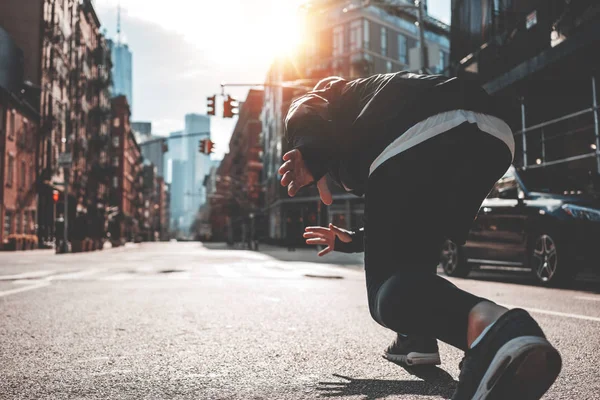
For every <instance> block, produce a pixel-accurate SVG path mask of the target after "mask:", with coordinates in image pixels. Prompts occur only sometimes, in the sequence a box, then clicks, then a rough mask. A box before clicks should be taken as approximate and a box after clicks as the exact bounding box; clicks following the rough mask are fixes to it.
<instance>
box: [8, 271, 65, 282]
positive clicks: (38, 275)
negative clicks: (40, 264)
mask: <svg viewBox="0 0 600 400" xmlns="http://www.w3.org/2000/svg"><path fill="white" fill-rule="evenodd" d="M54 272H55V271H50V270H43V271H31V272H24V273H22V274H17V275H0V281H16V280H18V279H36V278H43V277H45V276H48V275H52V274H53V273H54Z"/></svg>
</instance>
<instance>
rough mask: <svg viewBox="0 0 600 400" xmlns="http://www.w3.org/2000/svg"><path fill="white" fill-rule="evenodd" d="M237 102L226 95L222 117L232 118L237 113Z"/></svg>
mask: <svg viewBox="0 0 600 400" xmlns="http://www.w3.org/2000/svg"><path fill="white" fill-rule="evenodd" d="M238 106H239V103H238V102H237V100H235V99H234V98H233V97H231V96H230V95H227V97H226V98H225V101H224V102H223V118H233V117H234V116H235V115H238Z"/></svg>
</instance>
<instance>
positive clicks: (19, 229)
mask: <svg viewBox="0 0 600 400" xmlns="http://www.w3.org/2000/svg"><path fill="white" fill-rule="evenodd" d="M15 223H16V224H17V226H16V229H15V231H16V233H18V234H19V235H21V234H23V213H22V212H21V213H19V214H17V218H15Z"/></svg>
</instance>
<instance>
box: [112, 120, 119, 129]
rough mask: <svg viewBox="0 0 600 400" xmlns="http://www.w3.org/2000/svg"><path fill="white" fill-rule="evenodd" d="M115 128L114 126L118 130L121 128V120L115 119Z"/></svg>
mask: <svg viewBox="0 0 600 400" xmlns="http://www.w3.org/2000/svg"><path fill="white" fill-rule="evenodd" d="M113 126H114V127H115V128H118V127H119V126H121V120H120V119H119V118H115V119H114V120H113Z"/></svg>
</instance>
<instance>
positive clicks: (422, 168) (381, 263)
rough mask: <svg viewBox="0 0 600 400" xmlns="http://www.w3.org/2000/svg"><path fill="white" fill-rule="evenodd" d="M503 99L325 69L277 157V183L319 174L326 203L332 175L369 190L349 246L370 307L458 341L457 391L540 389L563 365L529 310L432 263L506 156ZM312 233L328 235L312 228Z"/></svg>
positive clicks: (292, 115) (454, 86) (452, 82)
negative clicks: (456, 280)
mask: <svg viewBox="0 0 600 400" xmlns="http://www.w3.org/2000/svg"><path fill="white" fill-rule="evenodd" d="M504 109H505V108H504V106H503V105H502V104H499V103H497V101H496V100H495V99H494V98H492V97H491V96H489V95H488V94H487V93H486V92H485V90H483V89H482V88H481V87H480V86H478V85H476V84H474V83H472V82H468V81H462V80H459V79H456V78H454V79H448V78H446V77H443V76H439V75H416V74H412V73H408V72H399V73H395V74H385V75H375V76H372V77H369V78H364V79H357V80H353V81H347V80H344V79H341V78H337V77H331V78H328V79H326V80H323V81H321V82H319V84H317V86H316V87H315V89H314V90H313V91H311V92H309V93H307V94H306V95H304V96H302V97H300V98H299V99H297V100H295V101H294V102H293V103H292V105H291V106H290V109H289V111H288V115H287V117H286V136H287V139H288V141H289V142H290V143H291V144H292V147H293V150H291V151H289V152H287V153H286V154H284V156H283V160H284V163H283V164H282V166H281V167H280V169H279V173H280V174H282V175H283V176H282V178H281V184H282V185H283V186H287V190H288V194H289V195H290V196H295V195H296V193H297V192H298V190H300V189H301V188H302V187H304V186H307V185H310V184H316V185H317V188H318V190H319V194H320V197H321V200H322V201H323V203H325V204H331V203H332V196H331V192H330V191H329V188H328V186H327V181H326V179H325V175H326V174H329V175H330V176H331V177H332V179H333V180H334V181H335V182H336V183H337V184H339V185H340V186H341V187H343V188H344V189H345V190H346V191H347V192H350V193H354V194H356V195H359V196H362V195H364V196H365V227H364V230H362V231H360V232H356V233H353V234H350V235H349V236H351V237H352V236H354V237H353V238H352V240H351V241H350V242H349V243H348V245H349V246H350V247H351V248H352V249H351V250H358V251H359V250H361V249H362V247H363V246H364V251H365V272H366V282H367V293H368V301H369V310H370V313H371V316H372V317H373V318H374V319H375V321H377V322H378V323H379V324H380V325H382V326H384V327H386V328H389V329H390V330H392V331H394V332H401V333H403V334H406V335H408V337H423V338H427V337H432V338H437V339H439V340H442V341H444V342H446V343H448V344H450V345H452V346H455V347H457V348H460V349H462V350H464V351H465V353H466V354H465V359H464V360H463V362H462V363H461V374H460V377H459V383H458V386H457V389H456V392H455V394H454V396H453V399H472V398H477V399H487V398H510V396H513V397H516V398H527V399H539V398H540V397H541V396H542V395H543V394H544V393H545V392H546V391H547V389H548V388H549V387H550V386H551V385H552V383H553V382H554V380H555V379H556V377H557V376H558V373H559V372H560V369H561V357H560V355H559V353H558V351H557V350H556V349H555V348H554V347H553V346H552V345H551V344H550V343H549V342H548V341H547V340H546V338H545V336H544V333H543V332H542V330H541V328H540V327H539V325H538V324H537V323H536V321H535V320H534V319H533V318H532V317H531V316H530V315H529V314H528V313H527V312H526V311H524V310H521V309H514V310H508V309H506V308H504V307H501V306H499V305H497V304H495V303H493V302H491V301H489V300H486V299H483V298H480V297H477V296H474V295H472V294H470V293H467V292H465V291H463V290H461V289H459V288H457V287H456V286H454V285H453V284H451V283H450V282H449V281H447V280H445V279H443V278H442V277H440V276H438V275H437V274H436V273H435V270H434V268H432V266H435V265H437V263H438V261H439V254H440V249H441V245H442V243H443V242H444V240H446V239H447V238H450V239H452V240H453V241H454V242H456V243H459V244H462V243H464V242H465V240H466V237H467V234H468V231H469V227H470V225H471V223H472V221H473V219H474V218H475V217H476V215H477V212H478V210H479V206H480V205H481V203H482V201H483V200H484V198H485V197H486V195H487V194H488V192H489V191H490V189H491V188H492V186H493V185H494V183H495V182H496V181H497V180H498V179H499V178H500V177H501V176H502V175H503V174H504V172H506V170H507V169H508V168H509V166H510V164H511V162H512V159H513V155H514V139H513V135H512V132H511V130H510V128H509V126H508V125H507V124H506V123H505V122H504V119H505V118H504V116H503V115H502V112H503V110H504ZM308 239H314V240H313V241H312V242H313V243H318V244H324V243H325V242H319V239H321V240H323V238H320V237H319V235H318V233H317V234H315V235H314V236H311V237H309V238H308ZM361 243H363V246H361Z"/></svg>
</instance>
